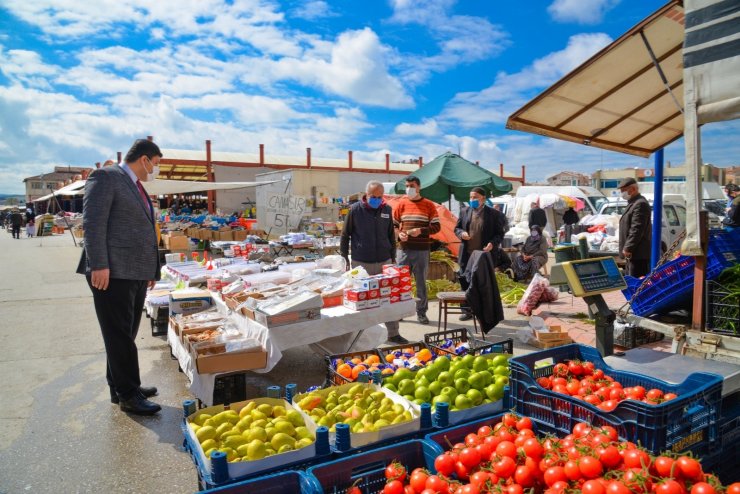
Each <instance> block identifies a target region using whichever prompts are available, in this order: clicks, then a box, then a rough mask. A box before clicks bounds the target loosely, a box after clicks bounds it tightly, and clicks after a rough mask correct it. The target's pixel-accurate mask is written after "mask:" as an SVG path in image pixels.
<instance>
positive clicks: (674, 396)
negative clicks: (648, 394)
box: [663, 393, 678, 401]
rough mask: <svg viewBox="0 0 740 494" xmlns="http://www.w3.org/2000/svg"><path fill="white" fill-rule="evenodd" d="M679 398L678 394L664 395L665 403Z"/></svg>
mask: <svg viewBox="0 0 740 494" xmlns="http://www.w3.org/2000/svg"><path fill="white" fill-rule="evenodd" d="M676 398H678V395H677V394H676V393H666V394H664V395H663V401H669V400H673V399H676Z"/></svg>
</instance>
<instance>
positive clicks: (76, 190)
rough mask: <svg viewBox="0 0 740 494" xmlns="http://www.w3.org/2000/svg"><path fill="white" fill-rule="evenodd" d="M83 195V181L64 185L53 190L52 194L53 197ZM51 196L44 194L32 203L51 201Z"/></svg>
mask: <svg viewBox="0 0 740 494" xmlns="http://www.w3.org/2000/svg"><path fill="white" fill-rule="evenodd" d="M84 193H85V181H84V180H77V181H75V182H72V183H71V184H69V185H65V186H64V187H62V188H60V189H58V190H55V191H54V194H53V195H55V196H81V195H83V194H84ZM51 197H52V194H46V195H45V196H41V197H39V198H38V199H34V200H33V202H42V201H48V200H49V199H51Z"/></svg>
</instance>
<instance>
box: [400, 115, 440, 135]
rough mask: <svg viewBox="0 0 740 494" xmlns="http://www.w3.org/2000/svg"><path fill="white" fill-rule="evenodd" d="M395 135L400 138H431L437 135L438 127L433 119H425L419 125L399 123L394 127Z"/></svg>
mask: <svg viewBox="0 0 740 494" xmlns="http://www.w3.org/2000/svg"><path fill="white" fill-rule="evenodd" d="M394 132H395V133H396V134H397V135H400V136H413V135H416V136H425V137H433V136H436V135H437V134H439V126H438V125H437V121H436V120H434V119H433V118H427V119H424V120H423V121H422V123H420V124H410V123H401V124H398V125H396V129H395V131H394Z"/></svg>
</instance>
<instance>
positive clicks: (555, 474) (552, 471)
mask: <svg viewBox="0 0 740 494" xmlns="http://www.w3.org/2000/svg"><path fill="white" fill-rule="evenodd" d="M561 481H562V482H567V481H568V477H567V476H566V475H565V469H564V468H563V467H550V468H548V469H547V470H545V484H547V486H548V487H552V486H553V485H554V484H555V482H561Z"/></svg>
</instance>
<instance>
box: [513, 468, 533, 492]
mask: <svg viewBox="0 0 740 494" xmlns="http://www.w3.org/2000/svg"><path fill="white" fill-rule="evenodd" d="M536 480H537V479H536V478H535V476H534V472H533V471H532V469H530V468H529V467H526V466H520V467H517V468H516V472H514V481H516V483H517V484H519V485H521V486H522V487H524V488H527V487H532V486H533V485H534V483H535V481H536Z"/></svg>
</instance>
